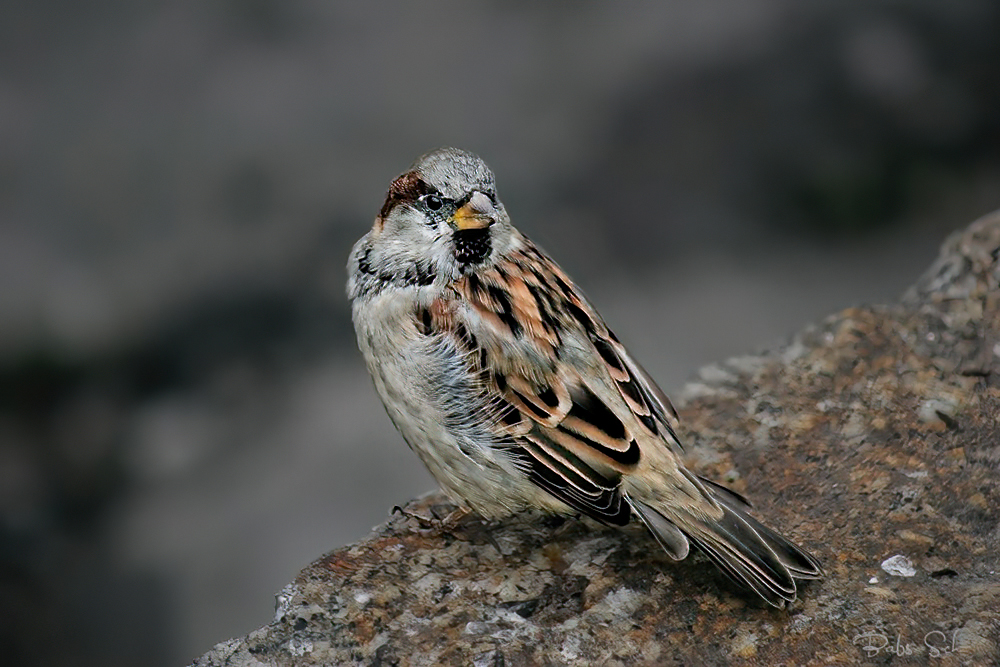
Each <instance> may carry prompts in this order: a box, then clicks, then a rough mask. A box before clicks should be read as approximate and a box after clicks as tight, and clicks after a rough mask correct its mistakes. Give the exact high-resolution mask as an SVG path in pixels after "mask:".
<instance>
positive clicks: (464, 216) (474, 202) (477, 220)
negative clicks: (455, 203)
mask: <svg viewBox="0 0 1000 667" xmlns="http://www.w3.org/2000/svg"><path fill="white" fill-rule="evenodd" d="M496 221H497V209H496V207H495V206H493V202H491V201H490V198H489V197H487V196H486V195H484V194H483V193H482V192H479V191H478V190H477V191H475V192H473V193H472V196H471V197H469V201H467V202H466V203H465V204H464V205H463V206H462V207H461V208H459V209H458V210H457V211H455V214H454V215H453V216H451V224H452V225H453V226H454V227H455V228H456V229H459V230H465V229H486V228H487V227H489V226H490V225H492V224H493V223H494V222H496Z"/></svg>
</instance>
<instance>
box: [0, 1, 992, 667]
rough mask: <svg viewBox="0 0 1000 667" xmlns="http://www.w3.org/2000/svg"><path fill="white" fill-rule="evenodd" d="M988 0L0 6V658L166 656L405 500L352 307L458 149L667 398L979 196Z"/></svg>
mask: <svg viewBox="0 0 1000 667" xmlns="http://www.w3.org/2000/svg"><path fill="white" fill-rule="evenodd" d="M997 35H1000V9H998V5H997V3H995V2H986V1H978V0H949V1H948V2H931V1H921V0H907V1H906V2H875V1H873V0H863V1H856V2H843V1H840V2H832V1H831V2H809V3H803V2H797V1H795V0H723V1H715V2H670V3H664V2H656V3H654V2H646V3H642V2H632V3H628V4H619V3H607V2H577V3H567V2H546V3H529V2H480V3H469V2H458V1H456V2H450V3H442V2H435V3H409V2H391V3H383V2H370V3H361V2H357V3H351V4H347V3H332V2H324V1H321V0H245V1H240V0H224V1H221V2H211V3H209V2H198V1H195V0H191V1H186V2H183V1H178V2H170V3H167V2H148V1H142V2H140V1H136V0H96V1H91V2H85V3H77V2H60V1H56V0H39V1H36V2H31V3H29V2H16V1H15V2H6V3H3V5H2V8H0V641H2V644H3V645H2V646H0V655H3V662H4V664H10V665H15V664H35V665H42V664H44V665H63V664H67V665H81V666H89V665H152V666H154V667H155V666H157V665H178V664H184V663H186V662H187V661H189V660H190V659H192V658H194V657H195V656H196V655H198V654H200V653H202V652H203V651H205V650H207V649H209V648H210V647H211V646H212V645H213V644H214V643H215V642H218V641H221V640H224V639H226V638H228V637H230V636H234V635H240V634H245V633H247V632H248V631H250V630H252V629H254V628H255V627H257V626H259V625H261V624H263V623H266V622H267V621H268V620H269V619H270V617H271V610H272V605H273V595H274V593H275V592H276V591H278V590H279V589H280V588H281V587H282V586H283V585H284V584H285V583H287V582H289V581H290V580H291V579H292V578H293V577H294V576H295V574H296V572H297V571H298V570H299V569H300V568H301V567H303V566H305V565H306V564H307V563H309V562H310V561H311V560H313V559H314V558H316V557H318V556H320V555H321V554H323V553H324V552H326V551H328V550H330V549H332V548H334V547H337V546H338V545H342V544H344V543H347V542H350V541H352V540H355V539H357V538H359V537H361V536H363V535H364V534H365V533H366V532H367V530H368V529H369V528H370V527H371V526H372V525H374V524H376V523H379V522H381V521H382V520H383V519H384V518H385V517H386V514H387V512H388V511H389V509H390V508H391V507H392V506H393V505H394V504H402V503H404V502H405V501H406V500H408V499H409V498H411V497H413V496H414V495H416V494H419V493H421V492H423V491H426V490H429V489H431V488H432V486H433V485H432V482H431V480H430V479H429V477H428V476H427V474H426V473H425V472H424V471H423V470H422V468H421V467H420V465H419V463H418V462H417V460H416V458H415V457H414V456H412V455H411V454H410V452H409V451H408V450H407V449H406V448H405V446H404V445H403V443H402V441H401V439H400V438H399V437H398V435H396V434H395V432H394V431H393V429H392V426H391V425H390V423H389V420H388V419H387V418H386V416H385V415H384V413H383V411H382V408H381V405H380V404H379V403H378V400H377V398H376V397H375V395H374V392H373V391H372V389H371V384H370V382H369V380H368V377H367V376H366V374H365V372H364V370H363V368H362V366H361V363H360V359H359V356H358V354H357V352H356V350H355V347H354V341H353V330H352V327H351V323H350V314H349V309H348V304H347V301H346V298H345V297H344V294H343V285H344V279H345V272H344V263H345V261H346V256H347V253H348V251H349V249H350V246H351V244H352V243H353V242H354V241H355V240H356V239H357V238H358V237H359V236H361V235H362V234H363V233H364V232H365V231H366V230H367V228H368V227H369V226H370V224H371V221H372V219H373V218H374V215H375V213H376V212H377V211H378V209H379V207H380V205H381V202H382V198H383V194H384V191H385V188H386V186H387V185H388V183H389V182H390V180H391V179H392V178H393V177H394V176H395V175H397V174H398V173H399V172H401V171H402V170H403V169H405V167H407V165H408V164H409V163H410V162H411V161H412V160H413V158H415V157H416V156H417V155H418V154H420V153H422V152H424V151H427V150H429V149H432V148H435V147H438V146H441V145H455V146H459V147H462V148H466V149H469V150H473V151H475V152H478V153H480V154H481V155H482V156H483V157H484V158H485V159H486V160H487V162H488V163H490V164H491V166H492V167H493V169H494V171H495V172H496V174H497V178H498V183H499V192H500V195H501V197H502V198H503V199H504V201H505V203H506V206H507V209H508V210H509V211H510V213H511V215H512V217H513V219H514V221H515V224H517V225H518V226H520V228H521V229H522V230H523V231H525V232H526V233H527V234H528V235H529V236H532V237H533V238H535V240H536V241H538V242H540V244H541V245H542V246H543V247H545V248H546V249H548V250H549V252H550V253H552V254H553V255H554V256H555V257H556V258H557V259H558V260H559V261H560V262H561V263H562V264H563V266H564V267H565V268H566V269H567V270H568V271H569V273H570V274H571V275H573V276H575V277H576V278H577V280H578V281H579V282H580V283H581V284H582V286H583V288H584V289H585V290H586V291H587V292H588V293H589V294H590V296H591V298H592V299H593V301H594V302H595V303H596V304H597V306H598V307H599V308H600V309H601V310H602V312H603V313H604V315H605V317H606V319H607V320H608V321H609V323H610V324H611V326H612V327H613V328H614V329H615V330H616V332H617V333H618V334H619V336H620V337H621V338H622V339H623V340H624V341H625V342H626V344H627V345H629V346H630V347H631V348H632V349H633V351H634V352H635V353H636V354H637V356H638V357H639V358H640V359H641V360H642V361H643V363H644V364H645V365H646V366H647V367H648V368H649V370H650V371H651V372H652V374H653V375H654V376H655V377H656V378H658V379H659V381H660V383H661V384H662V385H663V387H664V388H665V389H666V390H667V391H668V393H669V392H673V393H675V394H676V393H677V392H679V390H680V388H681V386H682V384H683V382H684V380H685V379H686V378H689V377H691V376H692V375H693V374H694V373H695V372H696V371H697V369H698V368H699V367H700V366H702V365H703V364H705V363H708V362H711V361H713V360H721V359H724V358H726V357H728V356H731V355H737V354H743V353H748V352H752V351H755V350H760V349H762V348H765V347H767V346H773V345H776V344H780V343H781V341H782V340H784V339H785V338H786V337H787V336H788V335H790V334H791V333H792V332H794V331H795V330H797V329H799V328H800V327H802V326H803V325H804V324H806V323H808V322H809V321H812V320H816V319H818V318H820V317H822V316H824V315H826V314H828V313H831V312H834V311H836V310H839V309H841V308H843V307H847V306H849V305H853V304H859V303H862V302H888V301H892V300H893V299H895V298H896V297H897V296H898V295H899V294H900V293H901V291H902V290H903V289H904V288H905V287H906V286H907V285H908V284H909V283H910V282H911V281H913V280H914V278H915V277H916V276H917V275H918V274H919V272H920V271H921V270H922V269H923V268H925V267H926V266H927V265H928V264H929V262H930V261H931V259H932V258H933V256H934V255H935V252H936V249H937V246H938V244H939V243H940V241H941V240H942V239H943V238H944V237H945V235H946V234H947V233H948V232H949V231H951V230H953V229H956V228H959V227H962V226H964V225H965V224H967V223H968V222H970V221H971V220H972V219H973V218H975V217H977V216H979V215H981V214H984V213H986V212H988V211H990V210H992V209H994V208H997V207H998V206H1000V40H998V39H997Z"/></svg>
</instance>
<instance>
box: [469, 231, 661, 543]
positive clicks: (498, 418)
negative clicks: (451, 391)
mask: <svg viewBox="0 0 1000 667" xmlns="http://www.w3.org/2000/svg"><path fill="white" fill-rule="evenodd" d="M502 266H505V267H506V268H505V269H502V268H500V267H494V268H490V269H486V270H483V271H480V272H478V273H476V274H470V275H467V276H464V277H462V278H461V279H459V280H458V281H456V283H455V284H454V289H455V290H456V291H457V292H459V294H460V299H461V300H462V301H463V302H464V303H466V304H469V305H471V306H472V308H473V309H474V310H475V311H476V312H477V313H478V315H479V316H480V317H481V319H482V321H484V322H486V323H489V325H490V326H491V327H493V328H495V329H496V330H497V335H498V336H500V337H504V336H512V337H514V338H515V339H524V338H527V339H528V340H530V342H532V343H534V345H535V346H536V347H537V348H538V350H539V351H541V352H542V353H546V352H549V351H551V356H552V358H553V359H558V358H559V355H560V348H561V346H562V344H563V340H562V333H561V332H565V327H566V326H571V327H574V328H578V327H582V328H583V330H584V331H585V332H586V334H587V336H588V338H589V339H590V340H591V342H592V343H593V344H594V346H595V349H596V350H597V352H598V354H600V355H601V357H602V358H604V360H605V362H606V368H607V369H608V373H609V376H610V378H609V379H610V381H609V382H607V383H605V384H607V385H608V386H615V384H617V386H618V388H619V391H620V392H621V394H622V397H623V399H624V402H625V405H626V406H627V407H628V408H629V411H630V412H631V413H632V414H631V415H630V417H631V416H634V417H636V418H637V419H631V418H629V419H628V420H625V419H623V416H624V415H620V414H616V412H615V410H621V409H622V408H621V407H615V408H612V407H611V406H609V405H608V404H607V403H605V401H604V400H602V399H601V398H600V397H599V396H598V394H597V393H596V392H595V391H594V390H593V389H592V388H591V387H590V386H588V384H587V383H586V382H585V381H584V379H583V378H582V377H580V375H579V374H577V373H576V372H575V370H574V369H572V368H570V367H567V366H556V365H554V366H553V368H551V369H548V372H545V369H537V368H533V369H532V372H531V376H530V377H529V376H528V374H527V373H525V372H519V371H518V370H517V369H518V367H519V364H518V363H511V362H510V360H509V359H499V358H496V356H495V355H498V354H502V351H499V350H498V349H497V348H496V346H481V345H480V341H476V340H475V339H474V338H471V337H469V336H467V335H465V336H461V337H460V342H461V344H462V345H463V346H464V347H465V348H467V349H469V348H470V346H475V347H476V348H477V349H475V350H473V349H469V352H470V354H468V355H467V357H466V358H467V359H469V360H470V363H472V364H473V365H475V366H477V367H476V368H474V369H473V370H474V372H476V373H477V374H479V377H481V378H484V383H485V385H484V389H483V390H484V392H486V393H487V394H488V395H490V396H492V397H495V398H496V400H493V401H492V404H493V405H495V406H497V407H496V415H495V428H496V430H497V431H498V433H499V434H501V435H502V442H503V445H502V448H503V449H505V450H506V451H507V452H508V454H509V455H510V456H512V458H513V459H514V460H515V461H516V462H517V463H518V464H519V465H520V466H521V467H522V469H524V470H525V472H526V473H527V474H528V476H529V478H530V479H531V480H532V481H533V482H534V483H535V484H536V485H538V486H539V487H540V488H542V489H544V490H545V491H547V492H549V493H551V494H552V495H553V496H555V497H556V498H559V499H560V500H562V501H563V502H565V503H566V504H568V505H570V506H571V507H573V508H574V509H577V510H579V511H581V512H583V513H585V514H587V515H589V516H591V517H593V518H595V519H597V520H599V521H602V522H605V523H612V524H617V525H623V524H624V523H627V522H628V518H629V515H630V510H629V506H628V504H627V503H625V502H624V501H623V498H622V494H621V491H620V488H619V485H620V482H621V476H622V474H624V473H626V472H629V471H630V470H632V469H634V467H635V466H636V465H638V463H639V458H640V451H639V445H638V443H637V442H636V440H635V436H634V432H635V430H636V429H639V430H641V429H642V428H645V429H646V430H647V431H650V432H651V433H653V434H656V433H657V426H656V423H655V421H654V415H655V413H654V411H653V409H652V408H651V406H650V405H649V404H648V399H647V398H646V395H645V393H644V391H645V390H644V389H643V388H642V387H641V385H639V384H638V383H637V378H636V376H635V374H634V373H633V372H632V371H631V370H630V368H629V366H628V364H627V363H626V362H625V361H623V359H622V358H621V356H620V355H621V352H619V351H618V349H617V348H620V344H618V343H617V341H616V340H615V339H614V338H613V334H611V333H610V332H609V331H608V330H607V327H605V326H604V323H603V322H602V321H601V320H600V318H599V317H598V316H597V315H596V313H594V311H593V309H592V308H591V307H590V305H589V304H588V303H587V302H586V301H585V300H584V299H583V297H582V296H580V295H579V293H578V292H577V291H576V289H575V287H573V284H572V282H571V281H570V280H569V278H568V277H567V276H565V274H563V273H562V271H561V270H560V269H559V268H558V267H557V266H556V265H555V264H554V263H552V262H551V260H548V259H547V258H546V257H545V256H544V255H542V254H541V252H540V251H538V250H537V249H535V248H534V247H533V246H530V245H529V246H528V247H527V248H525V250H524V254H523V256H522V257H520V258H519V261H518V262H515V263H513V264H506V265H502ZM578 330H579V329H578ZM639 424H643V426H639Z"/></svg>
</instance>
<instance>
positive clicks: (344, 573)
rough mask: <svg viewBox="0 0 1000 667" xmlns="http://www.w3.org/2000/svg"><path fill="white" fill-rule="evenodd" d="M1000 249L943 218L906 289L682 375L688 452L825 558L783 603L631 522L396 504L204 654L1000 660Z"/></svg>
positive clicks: (978, 227)
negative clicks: (753, 595) (734, 582)
mask: <svg viewBox="0 0 1000 667" xmlns="http://www.w3.org/2000/svg"><path fill="white" fill-rule="evenodd" d="M998 254H1000V213H996V214H993V215H991V216H988V217H986V218H983V219H981V220H979V221H977V222H976V223H974V224H973V225H972V226H970V227H969V228H968V229H967V230H965V231H964V232H962V233H959V234H956V235H954V236H953V237H951V238H950V239H948V241H947V242H946V243H945V245H944V247H943V249H942V253H941V256H940V257H939V259H938V260H937V261H936V262H935V263H934V265H933V266H932V267H931V268H930V270H929V271H928V272H927V273H926V274H925V275H924V277H922V278H921V279H920V280H919V281H918V283H917V284H916V285H915V286H914V287H913V288H912V289H911V290H910V291H909V292H908V293H907V294H906V295H905V296H904V297H903V300H902V302H901V303H900V304H898V305H894V306H877V307H863V308H851V309H848V310H845V311H843V312H841V313H839V314H837V315H834V316H832V317H830V318H828V319H827V320H825V321H824V322H822V323H821V324H819V325H816V326H813V327H810V328H808V329H807V330H805V331H804V332H802V333H801V334H800V335H798V336H797V337H795V339H794V340H793V341H792V342H791V343H790V344H789V345H788V346H786V347H785V348H783V349H781V350H778V351H775V352H773V353H768V354H766V355H764V356H757V357H742V358H736V359H731V360H729V361H727V362H725V363H722V364H719V365H715V366H711V367H708V368H706V369H704V370H703V371H702V373H701V378H700V381H699V382H696V383H693V384H691V385H689V386H688V388H687V390H686V392H685V396H684V397H683V402H682V406H681V416H682V421H683V423H684V425H685V432H684V433H683V436H684V437H685V440H686V443H687V448H688V452H689V453H690V456H691V459H692V460H691V463H692V465H694V466H695V467H696V468H697V469H699V470H700V471H701V472H702V473H703V474H705V475H707V476H710V477H714V478H716V479H719V480H722V481H725V482H726V483H728V484H729V485H731V486H732V487H733V488H735V489H736V490H737V491H739V492H741V493H745V494H747V495H748V496H749V497H750V498H751V500H752V501H753V502H754V503H755V507H756V509H757V511H758V514H759V515H760V516H762V517H764V518H765V519H766V520H767V522H768V523H770V524H772V525H775V526H777V527H780V528H781V529H782V530H784V531H785V532H786V533H787V534H788V535H789V536H791V537H792V538H793V539H796V540H797V541H799V542H800V543H801V544H803V545H804V546H805V547H807V548H808V549H809V550H810V551H812V552H813V553H814V554H816V555H817V556H818V557H819V558H820V559H821V560H822V561H823V563H824V566H825V568H826V578H825V579H823V580H821V581H817V582H812V583H810V584H807V585H806V586H804V587H803V590H802V592H801V594H800V599H799V600H798V601H797V602H796V603H795V604H794V605H792V606H791V607H790V608H789V609H786V610H777V609H771V608H768V607H766V606H764V605H762V604H758V603H757V602H755V601H754V600H751V599H750V598H749V597H747V596H746V595H743V594H741V593H740V592H739V591H737V590H736V589H734V588H733V587H732V586H730V585H729V584H728V583H727V582H726V581H725V580H724V579H723V578H722V577H721V576H720V575H719V574H717V572H716V571H715V568H714V567H713V566H712V565H711V564H710V563H709V562H708V561H707V560H705V559H704V558H703V557H700V556H698V557H694V558H689V559H687V560H685V561H682V562H680V563H673V562H671V561H670V560H669V559H668V558H667V557H666V556H665V555H664V554H663V553H662V552H661V550H660V549H659V548H658V547H657V545H656V543H655V542H654V541H653V539H652V538H651V537H649V536H648V535H647V534H646V533H645V531H644V530H643V529H642V528H641V527H639V526H637V525H633V526H631V527H630V529H628V530H624V531H619V530H614V529H607V528H603V527H601V526H598V525H596V524H593V523H590V522H587V521H584V520H576V519H569V520H566V521H560V520H556V519H552V518H545V517H538V516H520V517H516V518H514V519H511V520H509V521H507V522H505V523H502V524H500V525H492V526H488V527H483V526H479V525H477V524H476V523H474V522H473V523H466V524H464V525H459V526H457V527H455V528H453V529H451V530H443V529H441V527H440V524H439V525H437V526H430V527H428V526H422V525H421V522H420V521H418V520H417V519H415V518H413V517H412V516H404V515H401V514H397V515H394V516H393V517H392V518H391V520H390V521H389V522H388V523H386V524H385V525H383V526H380V527H378V528H377V529H376V530H375V531H374V532H373V533H372V534H371V536H369V537H368V538H366V539H365V540H363V541H362V542H360V543H358V544H354V545H351V546H348V547H345V548H342V549H338V550H336V551H334V552H332V553H330V554H327V555H326V556H323V557H322V558H320V559H319V560H317V561H316V562H315V563H313V564H312V565H310V566H309V567H307V568H306V569H305V570H303V571H302V572H301V573H300V574H299V576H298V577H297V578H296V579H295V581H294V582H293V583H291V584H290V585H289V586H287V587H286V588H285V590H284V591H282V593H281V594H280V595H279V597H278V607H277V613H276V615H275V620H274V622H273V623H271V624H270V625H267V626H265V627H263V628H261V629H259V630H257V631H255V632H253V633H251V634H250V635H248V636H246V637H244V638H241V639H234V640H230V641H228V642H224V643H221V644H219V645H218V646H216V647H215V648H214V649H212V650H211V651H210V652H209V653H207V654H206V655H204V656H203V657H201V658H200V659H199V660H197V661H196V662H195V663H194V664H195V665H200V666H203V667H209V666H217V665H218V666H221V665H247V666H250V665H350V664H372V665H395V664H399V665H476V666H480V665H482V666H486V665H489V666H496V665H618V664H621V665H635V664H651V665H672V664H678V665H679V664H686V665H718V664H760V665H832V664H837V665H844V664H851V665H858V664H889V663H897V662H899V663H905V664H910V662H911V661H912V663H913V664H926V663H928V662H933V663H934V664H941V665H991V664H992V665H995V664H1000V556H998V553H1000V480H998V476H997V469H998V467H1000V423H998V420H997V416H998V415H1000V261H998ZM448 509H449V506H448V503H447V501H446V500H445V499H444V498H443V497H441V496H439V495H431V496H427V497H424V498H421V499H418V500H416V501H414V502H413V503H411V504H410V505H409V506H408V507H407V511H408V512H409V513H413V514H415V515H425V516H430V515H431V514H432V513H433V512H436V513H437V514H442V513H446V512H447V511H448Z"/></svg>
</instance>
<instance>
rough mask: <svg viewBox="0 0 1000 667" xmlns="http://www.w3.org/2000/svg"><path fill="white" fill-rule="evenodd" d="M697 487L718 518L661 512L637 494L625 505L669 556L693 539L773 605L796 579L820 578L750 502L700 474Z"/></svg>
mask: <svg viewBox="0 0 1000 667" xmlns="http://www.w3.org/2000/svg"><path fill="white" fill-rule="evenodd" d="M700 482H701V483H700V484H699V486H701V488H702V489H704V490H705V491H706V493H707V494H708V495H710V496H711V497H712V498H714V499H715V501H716V502H717V503H718V505H719V506H720V507H721V508H722V511H723V513H722V517H721V518H719V519H717V520H714V521H713V520H707V519H695V518H694V517H692V515H690V514H686V513H685V514H683V515H681V514H679V513H673V512H670V513H669V514H668V512H665V511H663V510H662V509H658V508H657V507H655V506H653V505H651V504H649V503H647V502H643V501H639V500H636V499H635V498H631V497H629V498H628V501H629V504H630V505H631V506H632V508H633V509H634V510H635V511H636V514H638V515H639V517H640V518H641V519H642V521H643V523H645V524H646V526H647V527H648V528H649V530H650V531H651V532H652V533H653V535H654V536H655V537H656V539H657V541H658V542H659V543H660V544H661V545H662V546H663V548H664V549H666V551H667V553H668V554H670V556H671V557H673V558H675V559H677V560H680V559H682V558H684V557H685V556H686V555H687V553H688V541H689V540H690V542H693V543H694V544H695V545H696V546H697V547H698V548H699V549H701V550H702V551H703V552H704V553H705V555H706V556H708V558H709V559H710V560H711V561H712V562H713V563H715V564H716V566H718V568H719V569H720V570H722V571H723V572H724V573H725V574H726V576H728V577H729V578H730V579H732V580H733V581H735V582H736V583H737V584H739V585H741V586H743V587H745V588H749V589H750V590H752V591H754V592H755V593H757V594H758V595H759V596H760V597H762V598H763V599H764V600H766V601H767V602H768V603H769V604H771V605H774V606H775V607H784V606H785V604H786V603H787V602H791V601H792V600H794V599H795V592H796V589H795V580H796V579H818V578H819V577H821V576H822V575H823V570H822V568H821V567H820V564H819V562H818V561H817V560H816V559H815V558H813V557H812V556H811V555H809V554H808V553H806V551H805V550H804V549H802V548H801V547H799V546H798V545H796V544H793V543H792V542H791V541H789V540H788V539H786V538H784V537H782V536H781V535H779V534H778V533H776V532H775V531H773V530H771V529H770V528H768V527H767V526H765V525H764V524H762V523H761V522H759V521H757V519H755V518H753V517H752V516H750V515H749V514H748V513H747V511H746V510H747V509H748V508H749V507H750V503H749V502H747V500H746V499H745V498H743V497H742V496H740V495H739V494H737V493H735V492H734V491H731V490H729V489H727V488H726V487H724V486H722V485H719V484H716V483H714V482H710V481H709V480H705V479H701V480H700Z"/></svg>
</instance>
